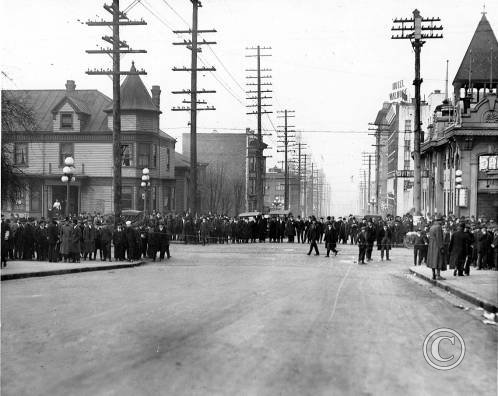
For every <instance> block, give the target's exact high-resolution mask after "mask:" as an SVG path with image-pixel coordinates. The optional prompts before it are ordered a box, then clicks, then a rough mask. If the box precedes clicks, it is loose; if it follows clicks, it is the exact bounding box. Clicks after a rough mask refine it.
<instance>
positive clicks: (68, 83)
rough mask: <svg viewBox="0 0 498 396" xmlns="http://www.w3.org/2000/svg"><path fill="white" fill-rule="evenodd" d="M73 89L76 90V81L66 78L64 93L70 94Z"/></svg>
mask: <svg viewBox="0 0 498 396" xmlns="http://www.w3.org/2000/svg"><path fill="white" fill-rule="evenodd" d="M74 91H76V83H75V82H74V80H67V81H66V93H67V94H70V93H72V92H74Z"/></svg>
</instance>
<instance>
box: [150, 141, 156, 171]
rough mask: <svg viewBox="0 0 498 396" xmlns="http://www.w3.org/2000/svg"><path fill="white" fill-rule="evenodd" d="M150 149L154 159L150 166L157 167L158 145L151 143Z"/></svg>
mask: <svg viewBox="0 0 498 396" xmlns="http://www.w3.org/2000/svg"><path fill="white" fill-rule="evenodd" d="M150 149H151V152H152V156H151V160H152V161H151V163H150V167H151V168H156V167H157V146H156V145H155V144H151V145H150Z"/></svg>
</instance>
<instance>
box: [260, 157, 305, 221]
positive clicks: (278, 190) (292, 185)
mask: <svg viewBox="0 0 498 396" xmlns="http://www.w3.org/2000/svg"><path fill="white" fill-rule="evenodd" d="M276 203H280V205H278V207H277V205H276ZM284 204H285V173H284V171H283V169H281V168H277V167H276V166H275V167H273V168H270V169H268V172H267V173H266V177H265V207H267V208H269V209H270V210H275V209H284ZM289 210H290V211H291V212H292V214H293V215H294V216H297V215H300V214H301V208H299V178H298V175H297V174H296V173H293V172H289Z"/></svg>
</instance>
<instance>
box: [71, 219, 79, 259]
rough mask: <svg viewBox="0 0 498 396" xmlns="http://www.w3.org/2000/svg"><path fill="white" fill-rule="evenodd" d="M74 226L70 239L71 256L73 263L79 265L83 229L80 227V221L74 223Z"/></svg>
mask: <svg viewBox="0 0 498 396" xmlns="http://www.w3.org/2000/svg"><path fill="white" fill-rule="evenodd" d="M73 223H74V226H73V229H72V231H71V236H70V239H69V255H70V256H71V259H72V262H73V263H79V262H80V258H81V238H82V237H81V227H80V226H78V221H77V220H76V219H75V220H74V221H73Z"/></svg>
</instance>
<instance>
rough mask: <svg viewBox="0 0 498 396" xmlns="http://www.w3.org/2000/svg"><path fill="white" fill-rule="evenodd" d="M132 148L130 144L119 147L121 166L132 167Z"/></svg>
mask: <svg viewBox="0 0 498 396" xmlns="http://www.w3.org/2000/svg"><path fill="white" fill-rule="evenodd" d="M132 149H133V146H132V145H131V144H122V145H121V165H122V166H132V164H133V152H132Z"/></svg>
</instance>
